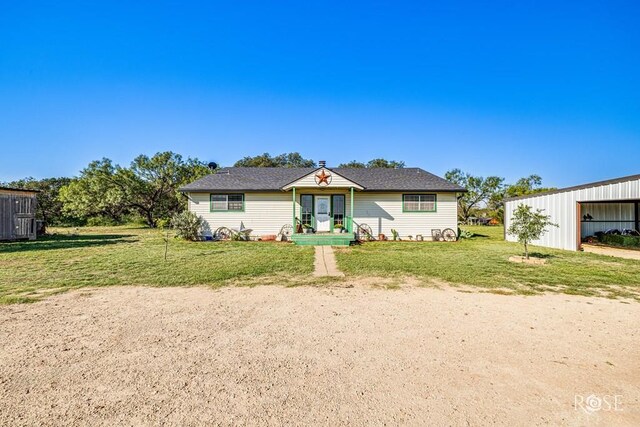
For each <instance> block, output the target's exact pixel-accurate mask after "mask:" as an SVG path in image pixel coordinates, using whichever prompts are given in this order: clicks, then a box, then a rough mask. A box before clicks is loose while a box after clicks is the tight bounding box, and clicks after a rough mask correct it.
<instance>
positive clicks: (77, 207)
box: [61, 151, 210, 227]
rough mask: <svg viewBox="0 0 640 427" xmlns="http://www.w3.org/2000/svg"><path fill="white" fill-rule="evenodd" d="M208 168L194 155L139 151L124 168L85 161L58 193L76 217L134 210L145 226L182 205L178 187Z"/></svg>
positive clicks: (112, 215)
mask: <svg viewBox="0 0 640 427" xmlns="http://www.w3.org/2000/svg"><path fill="white" fill-rule="evenodd" d="M208 173H210V170H209V169H208V168H207V167H206V165H205V164H204V163H202V162H200V161H198V160H197V159H191V158H188V159H187V160H183V158H182V156H180V155H179V154H175V153H172V152H170V151H167V152H162V153H157V154H155V155H154V156H153V157H148V156H145V155H140V156H138V157H136V158H135V159H134V160H133V162H131V165H130V166H129V167H128V168H124V167H121V166H118V165H114V164H113V163H112V162H111V160H109V159H102V160H100V161H95V162H92V163H90V164H89V166H88V167H87V168H86V169H84V170H83V171H82V173H81V175H80V177H79V178H78V179H77V180H76V181H75V182H73V183H71V184H70V185H69V186H67V187H66V188H65V189H64V191H63V192H62V194H61V198H62V200H63V201H64V203H65V209H66V210H67V211H68V212H70V213H73V214H74V215H76V216H79V217H90V216H95V215H105V216H108V217H110V218H113V219H114V220H118V219H121V218H122V216H123V215H124V214H126V213H128V212H136V213H138V214H139V215H140V216H141V217H142V218H144V221H145V223H146V224H147V225H148V226H149V227H155V226H156V222H157V220H158V219H159V218H163V219H169V218H171V216H173V214H175V213H177V212H180V211H182V210H183V209H184V208H185V200H184V197H183V196H182V195H181V194H180V192H179V191H178V189H179V188H180V187H181V186H182V185H184V184H187V183H189V182H191V181H193V180H195V179H198V178H200V177H202V176H204V175H206V174H208Z"/></svg>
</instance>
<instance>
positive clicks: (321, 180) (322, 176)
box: [316, 169, 331, 185]
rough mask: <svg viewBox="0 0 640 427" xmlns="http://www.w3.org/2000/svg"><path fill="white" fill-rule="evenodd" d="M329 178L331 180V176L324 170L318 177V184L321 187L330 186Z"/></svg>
mask: <svg viewBox="0 0 640 427" xmlns="http://www.w3.org/2000/svg"><path fill="white" fill-rule="evenodd" d="M329 178H331V175H330V174H328V173H326V171H325V170H324V169H322V171H321V172H320V173H319V174H317V175H316V182H317V183H318V185H321V184H322V183H325V184H327V185H329Z"/></svg>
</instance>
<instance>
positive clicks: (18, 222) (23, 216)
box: [0, 187, 38, 241]
mask: <svg viewBox="0 0 640 427" xmlns="http://www.w3.org/2000/svg"><path fill="white" fill-rule="evenodd" d="M37 193H38V192H37V191H33V190H23V189H19V188H8V187H0V241H1V240H5V241H6V240H22V239H29V240H35V238H36V204H37V202H36V194H37Z"/></svg>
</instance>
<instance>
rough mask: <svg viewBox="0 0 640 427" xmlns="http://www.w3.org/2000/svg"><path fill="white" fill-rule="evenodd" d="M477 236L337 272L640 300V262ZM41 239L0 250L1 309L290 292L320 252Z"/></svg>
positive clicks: (76, 232) (375, 252) (119, 232)
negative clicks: (160, 289)
mask: <svg viewBox="0 0 640 427" xmlns="http://www.w3.org/2000/svg"><path fill="white" fill-rule="evenodd" d="M468 228H469V229H471V230H473V231H474V232H476V233H478V234H479V236H477V237H474V238H472V239H469V240H463V241H460V242H456V243H437V242H420V243H417V242H371V243H366V244H363V245H360V246H354V247H349V248H336V250H335V251H336V256H337V258H338V266H339V267H340V269H341V270H343V271H344V272H345V273H346V274H347V278H346V280H349V279H351V278H355V277H385V278H390V279H388V280H390V281H391V282H392V283H394V282H395V281H396V280H397V281H398V283H399V282H400V281H401V280H403V279H404V278H405V277H414V278H417V279H418V281H419V282H421V283H424V284H426V285H429V284H430V283H441V282H448V283H450V284H453V285H470V286H475V287H481V288H484V289H487V290H489V291H491V292H498V293H522V294H532V293H539V292H564V293H569V294H580V295H601V296H607V297H630V298H635V299H638V300H640V262H639V261H633V260H624V259H617V258H610V257H604V256H599V255H594V254H586V253H579V252H568V251H558V250H552V249H544V248H536V247H534V248H533V252H536V253H537V254H538V255H540V256H544V257H546V258H547V261H548V264H547V265H543V266H531V265H523V264H514V263H511V262H509V261H508V258H509V256H510V255H518V254H520V253H521V252H522V248H521V246H520V245H518V244H514V243H507V242H504V241H503V239H502V233H503V231H502V228H500V227H468ZM53 231H55V232H57V234H56V235H54V236H51V237H47V238H43V239H39V240H37V241H34V242H17V243H0V304H1V303H11V302H29V301H36V300H38V299H40V298H42V297H44V296H46V295H50V294H54V293H58V292H63V291H65V290H68V289H73V288H79V287H84V286H108V285H149V286H190V285H210V286H216V287H217V286H223V285H227V284H243V285H256V284H262V283H278V284H285V285H296V284H316V283H325V282H326V280H324V281H323V280H318V279H313V278H312V277H311V272H312V270H313V248H312V247H308V246H295V245H291V244H284V243H269V242H264V243H260V242H197V243H194V242H185V241H181V240H177V239H173V238H171V239H170V241H169V250H168V258H167V261H166V262H165V261H164V239H163V236H162V233H161V232H160V231H158V230H150V229H145V228H128V227H95V228H80V229H57V230H53Z"/></svg>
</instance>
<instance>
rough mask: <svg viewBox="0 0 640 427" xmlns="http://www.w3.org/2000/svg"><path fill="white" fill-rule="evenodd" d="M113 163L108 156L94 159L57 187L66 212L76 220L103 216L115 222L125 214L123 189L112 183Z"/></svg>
mask: <svg viewBox="0 0 640 427" xmlns="http://www.w3.org/2000/svg"><path fill="white" fill-rule="evenodd" d="M116 170H117V166H116V165H114V164H113V162H112V161H111V160H109V159H106V158H103V159H102V160H95V161H93V162H91V163H89V165H88V166H87V167H86V168H84V169H83V170H82V171H81V172H80V176H79V177H78V178H77V179H74V180H73V181H72V182H70V183H69V184H68V185H66V186H65V187H63V188H61V189H60V196H59V199H60V201H61V202H62V204H63V210H64V212H65V213H66V214H67V215H70V216H73V217H75V218H77V219H87V218H91V217H98V216H102V217H106V218H109V219H110V220H111V221H113V222H115V223H118V222H120V221H122V218H123V216H124V215H125V214H126V213H128V206H127V205H126V203H125V192H124V190H123V189H122V188H121V187H120V186H119V185H117V184H116V183H115V182H114V176H115V174H116Z"/></svg>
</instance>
